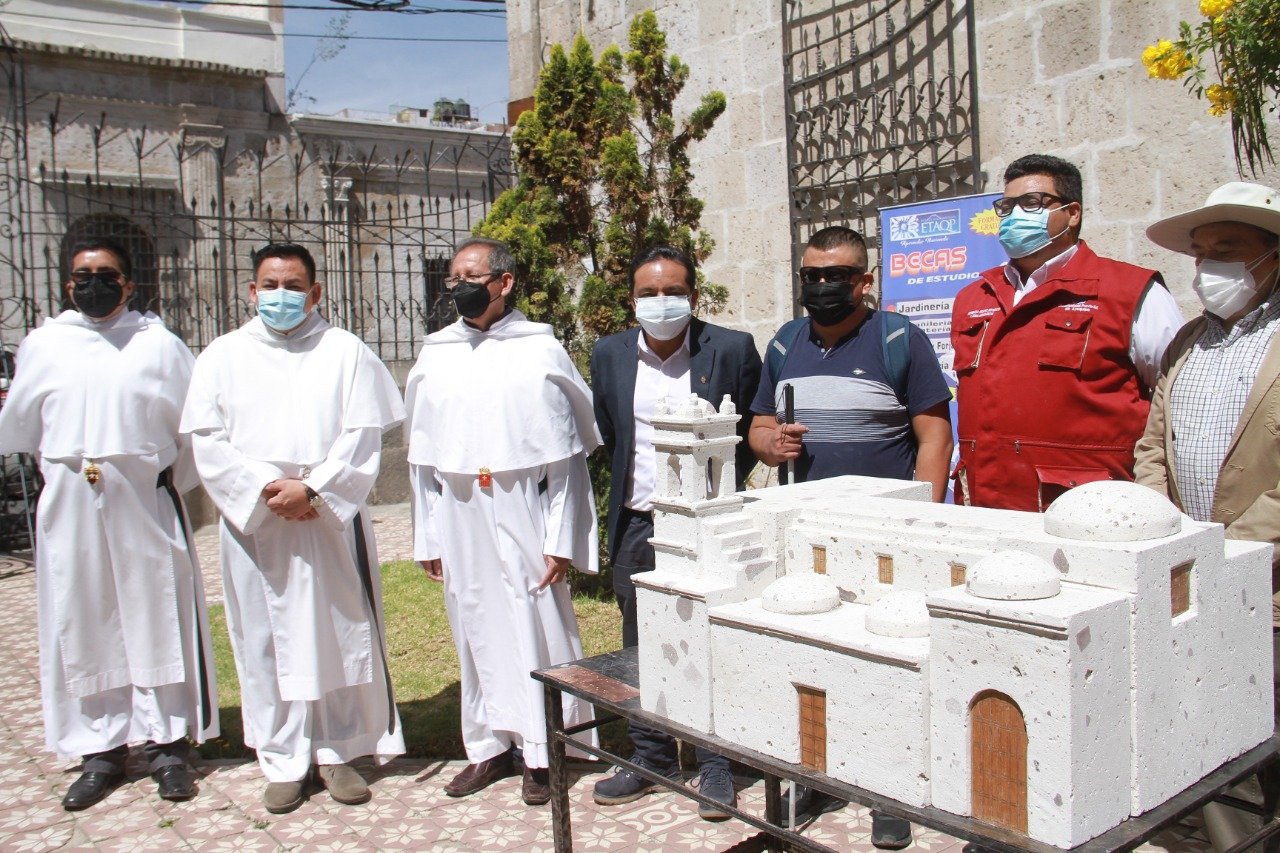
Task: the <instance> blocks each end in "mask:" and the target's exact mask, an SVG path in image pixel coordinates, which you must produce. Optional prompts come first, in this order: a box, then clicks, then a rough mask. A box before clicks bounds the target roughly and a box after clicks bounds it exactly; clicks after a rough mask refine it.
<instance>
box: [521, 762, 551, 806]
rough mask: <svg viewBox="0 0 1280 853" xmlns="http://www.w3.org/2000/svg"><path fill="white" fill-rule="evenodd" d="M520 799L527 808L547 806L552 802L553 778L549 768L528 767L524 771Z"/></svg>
mask: <svg viewBox="0 0 1280 853" xmlns="http://www.w3.org/2000/svg"><path fill="white" fill-rule="evenodd" d="M520 797H521V799H523V800H524V804H525V805H526V806H545V805H546V804H547V803H549V802H551V777H550V774H549V773H548V772H547V768H545V767H542V768H529V767H526V768H525V769H524V781H523V782H522V783H521V785H520Z"/></svg>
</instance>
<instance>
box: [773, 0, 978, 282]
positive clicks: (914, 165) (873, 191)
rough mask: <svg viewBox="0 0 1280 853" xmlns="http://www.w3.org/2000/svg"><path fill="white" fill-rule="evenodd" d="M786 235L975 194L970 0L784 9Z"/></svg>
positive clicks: (864, 1)
mask: <svg viewBox="0 0 1280 853" xmlns="http://www.w3.org/2000/svg"><path fill="white" fill-rule="evenodd" d="M782 49H783V65H784V75H785V86H786V110H787V141H788V144H787V166H788V176H789V177H788V183H789V190H790V198H791V236H792V244H793V246H796V247H797V248H796V249H795V252H796V255H797V256H796V258H795V259H794V260H795V262H796V264H797V265H798V262H799V257H798V255H799V251H800V249H799V247H800V246H802V245H803V243H804V241H805V240H806V239H807V238H808V236H809V235H810V234H811V233H812V232H814V231H816V230H818V229H819V228H822V227H825V226H827V225H847V226H849V227H851V228H854V229H855V230H857V231H859V232H860V233H862V234H863V235H864V236H865V237H866V238H867V244H868V247H870V248H873V249H875V248H879V245H880V239H879V227H878V214H879V210H880V208H881V207H884V206H889V205H894V204H904V203H907V202H912V201H927V200H930V199H935V198H947V197H951V196H957V195H966V194H970V193H974V192H978V191H979V190H980V186H979V183H980V179H979V175H978V170H979V160H978V112H977V93H976V88H975V86H976V78H975V74H974V62H975V48H974V26H973V2H972V0H782Z"/></svg>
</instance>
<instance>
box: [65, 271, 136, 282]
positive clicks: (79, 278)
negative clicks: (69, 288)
mask: <svg viewBox="0 0 1280 853" xmlns="http://www.w3.org/2000/svg"><path fill="white" fill-rule="evenodd" d="M95 278H104V279H106V280H107V281H110V282H119V281H120V280H121V279H122V278H124V273H122V272H120V271H119V270H97V271H95V272H89V271H87V270H76V271H75V272H73V273H72V274H71V281H72V282H74V283H75V284H88V283H89V282H90V281H92V280H93V279H95Z"/></svg>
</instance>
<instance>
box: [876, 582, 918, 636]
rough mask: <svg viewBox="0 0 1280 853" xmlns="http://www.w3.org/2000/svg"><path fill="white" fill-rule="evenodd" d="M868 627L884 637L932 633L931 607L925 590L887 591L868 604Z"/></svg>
mask: <svg viewBox="0 0 1280 853" xmlns="http://www.w3.org/2000/svg"><path fill="white" fill-rule="evenodd" d="M866 624H867V630H868V631H870V632H871V633H872V634H879V635H880V636H882V637H927V636H929V608H928V607H926V606H925V603H924V593H923V592H913V591H911V590H905V589H899V590H894V591H893V592H888V593H885V594H884V595H882V596H880V600H879V601H877V602H876V603H875V604H873V605H871V606H870V607H868V608H867V623H866Z"/></svg>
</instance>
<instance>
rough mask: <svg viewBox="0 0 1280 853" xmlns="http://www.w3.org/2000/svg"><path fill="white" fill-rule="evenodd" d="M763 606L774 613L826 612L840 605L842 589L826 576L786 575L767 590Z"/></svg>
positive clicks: (763, 598) (762, 595) (765, 590)
mask: <svg viewBox="0 0 1280 853" xmlns="http://www.w3.org/2000/svg"><path fill="white" fill-rule="evenodd" d="M760 604H761V606H763V607H764V609H765V610H768V611H771V612H773V613H793V614H801V613H826V612H827V611H828V610H835V609H836V608H837V607H839V606H840V590H839V589H838V588H837V587H836V585H835V583H833V582H832V580H831V579H830V578H828V577H827V576H826V575H820V574H817V573H816V572H803V573H800V574H794V575H783V576H782V577H780V578H778V579H777V580H776V581H774V582H773V583H771V584H769V585H768V586H767V587H765V588H764V592H763V593H761V594H760Z"/></svg>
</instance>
